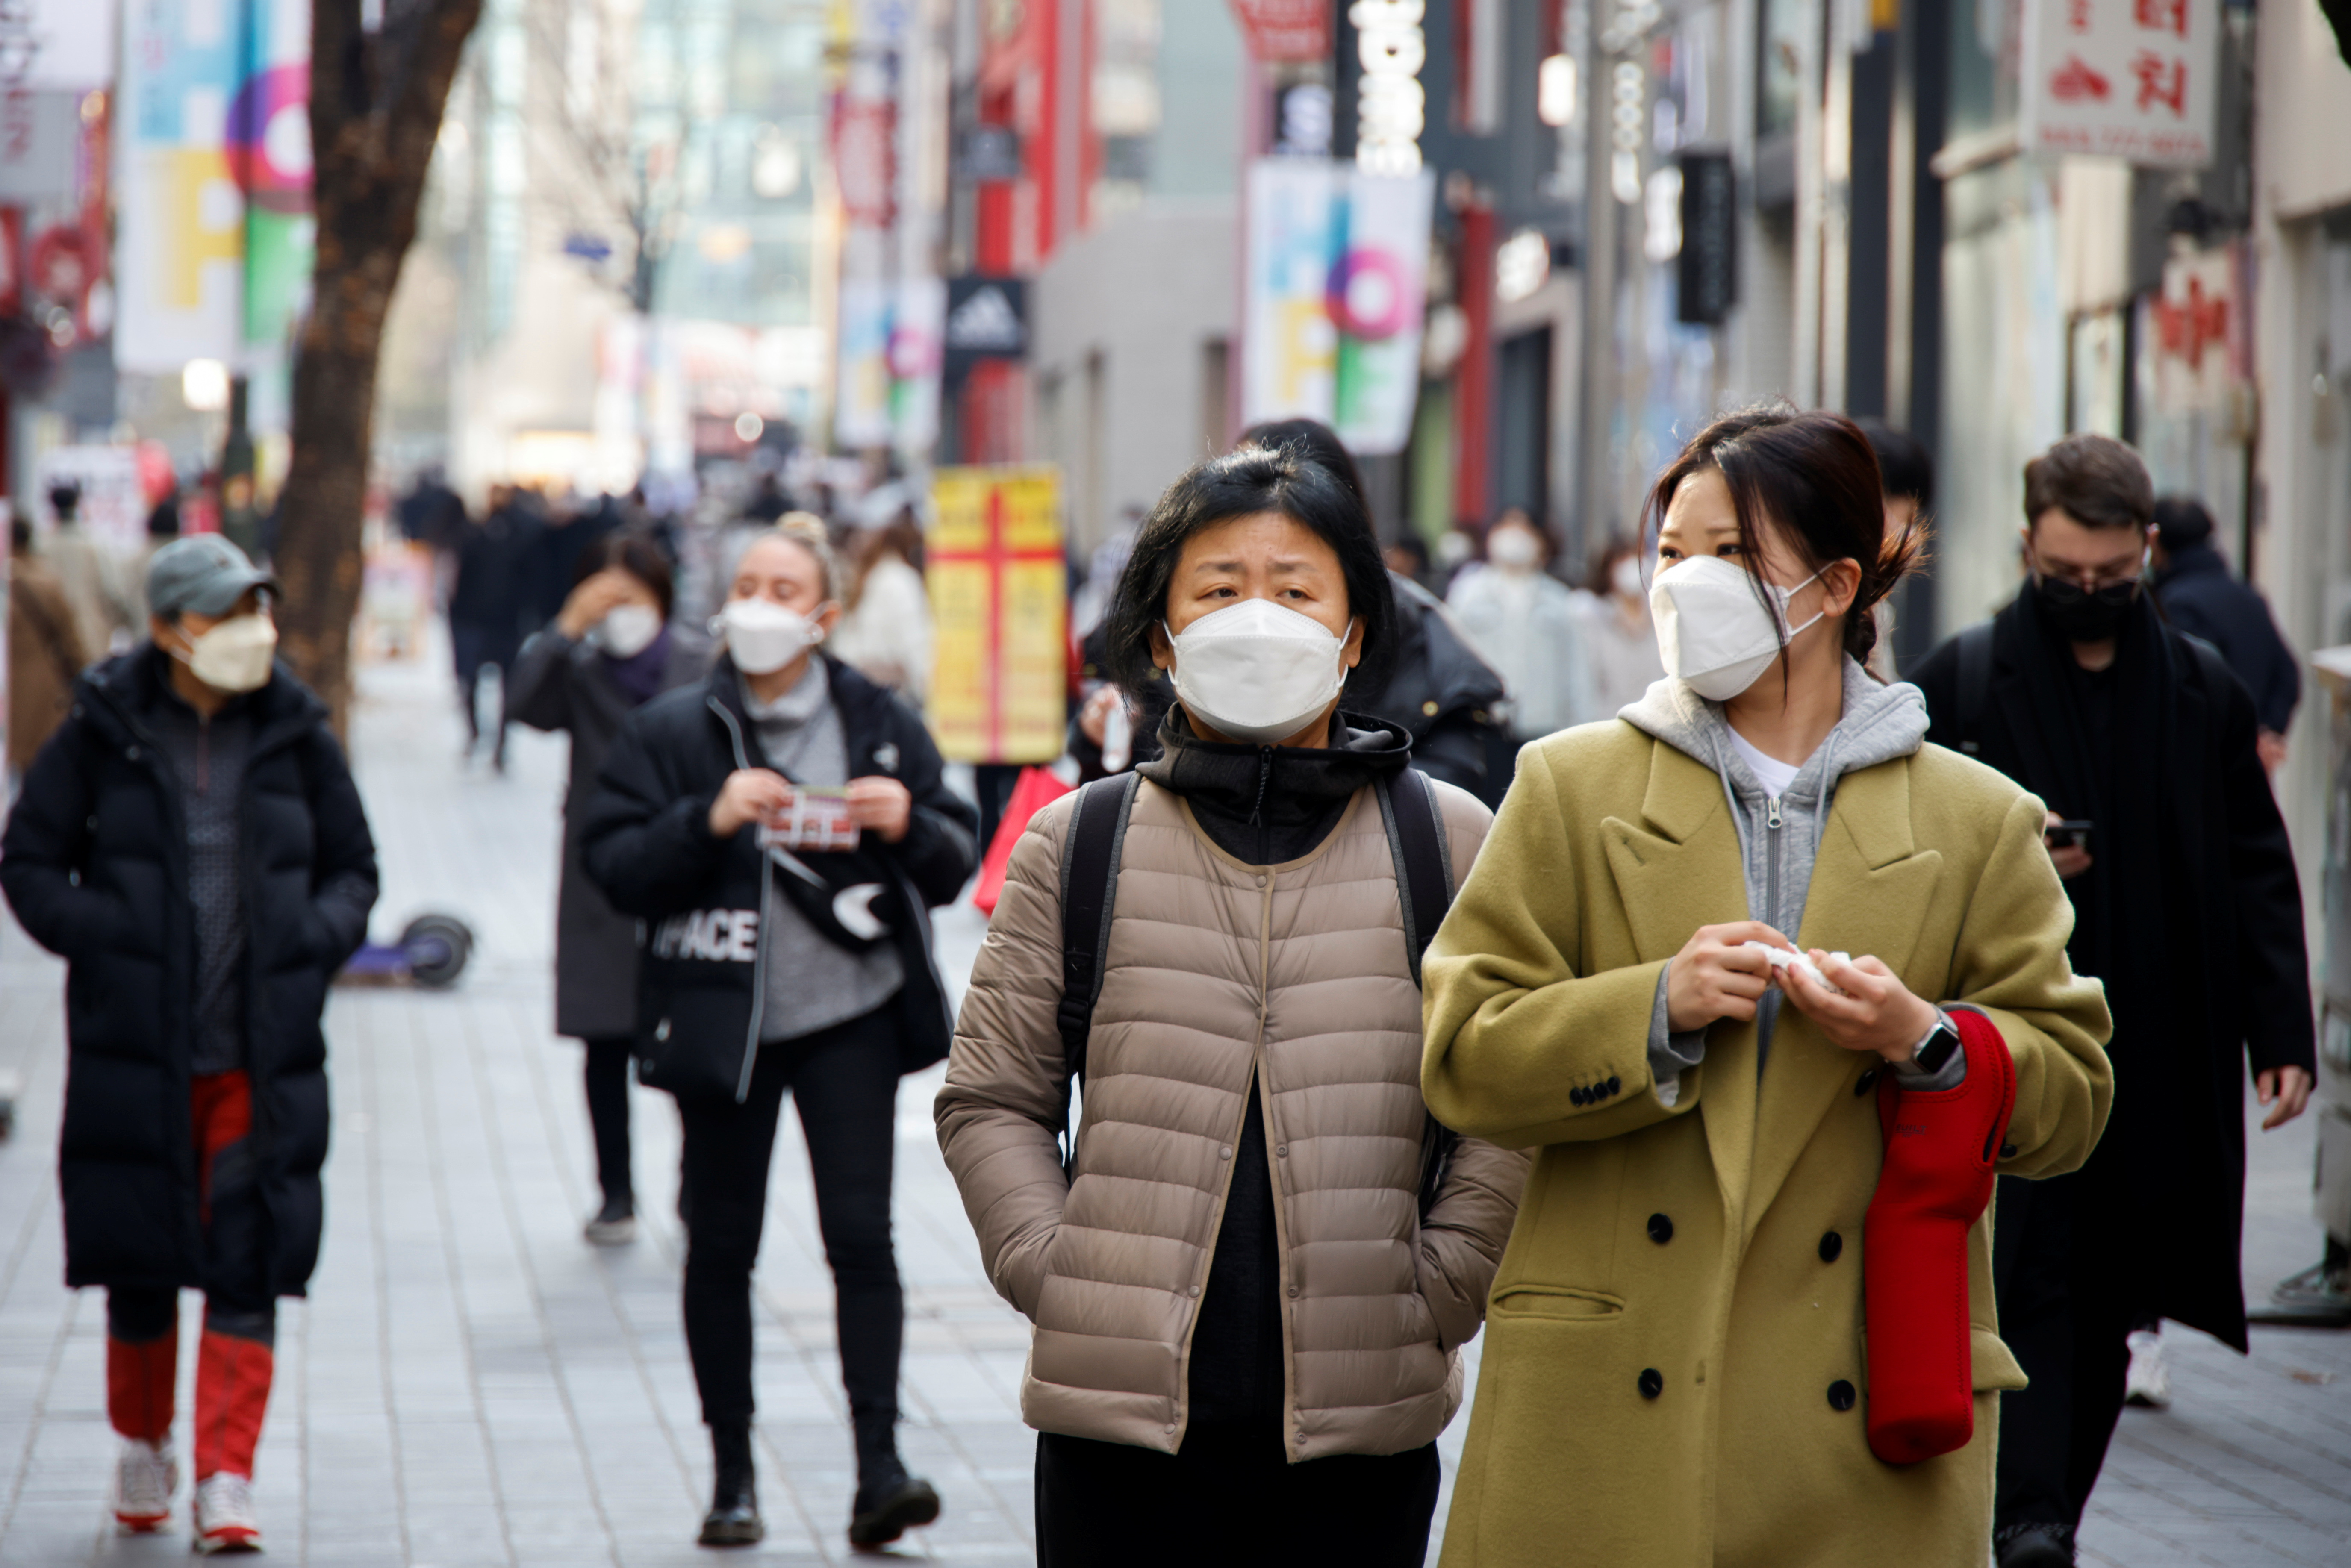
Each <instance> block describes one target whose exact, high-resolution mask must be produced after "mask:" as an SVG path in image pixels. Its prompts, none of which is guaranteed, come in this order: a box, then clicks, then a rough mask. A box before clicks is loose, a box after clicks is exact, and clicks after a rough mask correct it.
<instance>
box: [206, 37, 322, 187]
mask: <svg viewBox="0 0 2351 1568" xmlns="http://www.w3.org/2000/svg"><path fill="white" fill-rule="evenodd" d="M226 151H227V153H228V172H229V174H230V177H231V178H233V179H235V181H236V184H237V189H239V190H241V191H243V192H244V193H245V194H246V200H248V201H250V202H252V203H253V204H254V205H256V206H257V207H259V208H260V209H261V210H262V211H263V212H266V213H287V214H295V213H307V212H308V211H309V210H310V68H309V66H308V65H307V64H298V65H286V66H272V67H271V68H269V69H267V70H266V71H261V72H259V73H257V74H256V75H254V76H251V77H248V78H246V83H245V85H244V86H243V87H241V88H239V89H237V93H236V97H235V99H231V100H230V102H229V106H228V146H227V149H226Z"/></svg>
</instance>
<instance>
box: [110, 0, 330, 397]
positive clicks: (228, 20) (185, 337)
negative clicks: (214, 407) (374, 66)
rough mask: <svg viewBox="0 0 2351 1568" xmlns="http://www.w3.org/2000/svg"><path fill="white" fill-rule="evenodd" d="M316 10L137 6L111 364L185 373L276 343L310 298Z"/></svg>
mask: <svg viewBox="0 0 2351 1568" xmlns="http://www.w3.org/2000/svg"><path fill="white" fill-rule="evenodd" d="M309 61H310V10H309V5H308V0H204V3H201V4H189V3H185V0H130V3H129V4H128V5H125V6H124V8H123V37H122V77H121V86H120V95H119V99H118V101H119V103H120V112H119V118H118V120H117V124H118V126H119V127H120V131H119V134H118V138H117V141H116V147H117V153H116V158H117V162H116V170H115V175H116V182H117V183H116V188H117V191H118V193H119V195H118V201H119V212H120V216H119V220H118V221H119V223H120V232H119V235H118V237H117V243H116V246H115V276H116V278H117V280H118V287H119V289H120V304H119V307H118V315H117V325H116V328H115V333H114V344H115V361H116V362H117V363H118V364H120V366H122V368H124V369H126V370H135V371H146V372H149V373H152V374H169V373H176V372H177V371H179V369H180V368H181V367H182V366H183V365H184V364H185V363H186V362H187V361H190V360H200V359H206V360H221V361H226V362H228V363H231V364H241V363H245V362H247V361H249V360H250V359H251V358H252V357H253V356H251V355H250V354H248V352H247V350H248V349H261V350H266V349H267V348H269V347H271V346H274V345H278V344H282V343H283V342H284V341H285V340H286V337H287V332H288V330H289V329H290V328H291V326H292V324H293V320H294V317H295V315H296V313H297V312H298V310H299V309H300V308H301V305H302V302H303V299H304V298H305V296H306V295H307V294H308V289H309V282H310V258H311V252H312V244H313V228H312V220H311V216H310V123H309V107H308V106H309V93H310V89H309V83H310V64H309Z"/></svg>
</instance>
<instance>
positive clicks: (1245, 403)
mask: <svg viewBox="0 0 2351 1568" xmlns="http://www.w3.org/2000/svg"><path fill="white" fill-rule="evenodd" d="M1435 190H1436V179H1435V176H1434V175H1433V174H1432V173H1431V172H1429V171H1427V170H1426V169H1424V170H1422V171H1420V172H1418V173H1416V174H1408V175H1402V176H1397V175H1384V174H1367V173H1364V172H1361V171H1360V170H1358V169H1357V168H1356V167H1355V166H1354V165H1353V164H1351V163H1336V162H1327V161H1324V160H1321V159H1310V158H1263V159H1259V161H1258V162H1255V163H1254V164H1252V165H1250V167H1249V246H1248V261H1247V267H1248V273H1247V276H1248V298H1247V300H1246V302H1245V305H1244V309H1245V312H1246V315H1247V328H1246V331H1245V334H1244V338H1243V342H1242V350H1241V421H1242V423H1244V424H1256V423H1260V422H1262V421H1265V420H1269V419H1290V418H1296V417H1299V416H1301V415H1303V416H1305V417H1307V418H1310V419H1319V420H1322V421H1323V422H1324V423H1328V424H1330V425H1331V426H1332V428H1333V429H1335V430H1336V431H1337V432H1338V433H1339V438H1340V439H1341V440H1342V441H1343V442H1345V443H1346V444H1347V445H1348V446H1349V447H1350V448H1352V449H1353V451H1355V452H1357V453H1361V454H1366V455H1384V454H1387V453H1393V452H1401V451H1402V450H1403V449H1404V446H1405V442H1406V441H1407V440H1408V439H1409V438H1410V436H1411V434H1412V411H1413V402H1414V399H1415V398H1416V396H1417V395H1418V394H1419V391H1420V329H1421V316H1422V308H1423V306H1424V304H1425V297H1426V292H1427V267H1428V223H1429V208H1430V204H1431V201H1432V198H1433V196H1434V194H1435Z"/></svg>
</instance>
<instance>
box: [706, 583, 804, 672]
mask: <svg viewBox="0 0 2351 1568" xmlns="http://www.w3.org/2000/svg"><path fill="white" fill-rule="evenodd" d="M710 631H711V634H712V635H713V636H724V637H725V638H726V654H727V657H729V658H731V659H733V660H734V661H735V667H736V668H737V669H738V670H740V671H742V672H743V673H744V674H747V675H767V674H774V673H775V672H776V671H778V670H780V669H782V668H783V667H784V666H785V665H786V664H790V663H791V662H792V661H793V660H794V659H796V658H798V657H799V653H800V650H802V649H803V648H813V647H815V646H816V645H817V644H818V643H821V642H823V641H824V629H823V628H822V627H820V626H819V625H818V624H817V623H816V622H813V621H811V620H810V619H809V618H808V617H807V616H805V615H803V614H801V613H800V612H799V611H797V610H787V609H785V608H784V607H783V606H782V605H780V604H778V603H777V602H775V601H773V600H769V599H730V600H728V601H726V608H725V609H723V610H721V611H720V612H718V613H717V614H716V615H714V616H712V617H711V618H710Z"/></svg>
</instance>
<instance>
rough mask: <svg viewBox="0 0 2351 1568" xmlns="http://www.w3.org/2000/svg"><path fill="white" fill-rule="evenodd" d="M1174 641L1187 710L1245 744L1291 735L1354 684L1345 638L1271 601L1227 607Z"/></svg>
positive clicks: (1179, 689) (1178, 686)
mask: <svg viewBox="0 0 2351 1568" xmlns="http://www.w3.org/2000/svg"><path fill="white" fill-rule="evenodd" d="M1353 624H1354V623H1353V622H1348V625H1349V628H1350V629H1351V630H1352V629H1353ZM1167 640H1168V643H1170V644H1171V645H1172V646H1173V647H1174V649H1175V670H1174V672H1173V674H1174V677H1175V695H1177V696H1178V697H1180V698H1182V699H1183V703H1184V710H1185V711H1186V713H1188V714H1190V715H1191V716H1193V717H1194V718H1196V719H1198V720H1199V721H1200V722H1201V723H1202V724H1205V725H1207V727H1209V728H1211V729H1213V730H1215V731H1216V732H1217V734H1219V735H1221V736H1224V737H1227V738H1228V739H1231V740H1237V741H1238V742H1240V743H1241V744H1242V745H1245V746H1270V745H1272V744H1273V743H1274V742H1275V741H1277V740H1287V739H1289V738H1290V737H1291V736H1293V735H1296V734H1297V733H1298V732H1299V731H1300V730H1301V729H1304V728H1305V727H1307V726H1308V725H1310V724H1311V723H1313V722H1314V721H1315V720H1316V719H1317V718H1319V717H1321V716H1322V710H1323V709H1325V708H1327V707H1329V706H1331V701H1332V698H1334V697H1336V696H1337V695H1339V689H1340V688H1341V687H1342V686H1343V685H1346V682H1347V667H1346V664H1345V663H1344V657H1345V654H1346V651H1347V642H1346V639H1345V638H1343V637H1333V636H1332V635H1331V632H1330V628H1328V627H1326V626H1324V625H1323V624H1322V622H1319V621H1316V620H1314V619H1312V618H1311V617H1310V616H1305V615H1301V614H1300V613H1299V612H1297V611H1295V610H1289V609H1285V608H1283V607H1282V606H1281V605H1279V604H1276V603H1275V602H1274V601H1272V600H1270V599H1244V600H1242V601H1240V602H1239V603H1238V604H1229V605H1227V606H1226V607H1225V608H1224V609H1222V610H1217V611H1214V612H1210V613H1208V614H1207V615H1203V616H1201V617H1200V619H1198V620H1197V621H1195V622H1192V624H1190V625H1189V626H1186V627H1185V628H1184V630H1183V631H1181V632H1172V631H1171V632H1168V635H1167Z"/></svg>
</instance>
